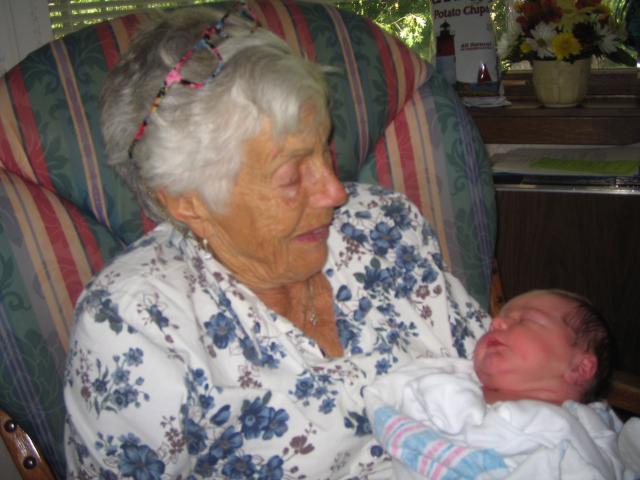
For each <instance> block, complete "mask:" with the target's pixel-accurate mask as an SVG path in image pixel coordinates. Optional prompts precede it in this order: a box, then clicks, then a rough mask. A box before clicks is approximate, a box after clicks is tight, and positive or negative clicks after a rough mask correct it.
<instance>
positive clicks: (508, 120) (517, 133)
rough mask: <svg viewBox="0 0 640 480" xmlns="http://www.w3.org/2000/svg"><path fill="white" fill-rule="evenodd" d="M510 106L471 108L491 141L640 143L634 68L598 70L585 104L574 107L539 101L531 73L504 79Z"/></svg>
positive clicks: (637, 84) (639, 90)
mask: <svg viewBox="0 0 640 480" xmlns="http://www.w3.org/2000/svg"><path fill="white" fill-rule="evenodd" d="M503 82H504V85H505V91H506V97H507V99H508V100H509V101H511V102H512V105H511V106H508V107H498V108H469V111H470V113H471V116H472V117H473V119H474V120H475V122H476V125H477V126H478V129H479V130H480V134H481V136H482V139H483V140H484V142H485V143H488V144H550V145H628V144H631V143H637V142H640V80H639V79H638V73H637V72H635V71H634V70H633V69H629V70H625V71H622V72H613V73H612V72H610V71H609V72H607V71H605V72H594V73H592V76H591V79H590V83H589V94H588V96H587V99H586V100H585V102H584V103H583V104H582V105H581V106H579V107H575V108H545V107H543V106H542V105H541V104H540V103H539V102H538V101H537V100H536V99H535V94H534V93H533V87H532V85H531V74H530V73H527V72H525V73H516V74H508V75H507V77H506V78H505V79H504V81H503Z"/></svg>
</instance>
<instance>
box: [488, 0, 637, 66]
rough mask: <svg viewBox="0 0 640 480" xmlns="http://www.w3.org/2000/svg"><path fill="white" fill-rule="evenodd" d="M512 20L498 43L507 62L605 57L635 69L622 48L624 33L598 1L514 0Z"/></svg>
mask: <svg viewBox="0 0 640 480" xmlns="http://www.w3.org/2000/svg"><path fill="white" fill-rule="evenodd" d="M514 8H515V12H516V15H517V16H516V18H515V21H513V22H511V24H510V25H509V27H508V28H507V32H506V33H504V34H503V35H502V36H501V38H500V40H499V41H498V55H499V56H500V58H502V59H503V60H505V61H507V62H508V63H515V62H520V61H523V60H529V61H533V60H559V61H564V62H570V63H573V62H574V61H576V60H578V59H583V58H591V57H592V56H596V57H606V58H608V59H610V60H612V61H613V62H615V63H622V64H625V65H630V66H635V64H636V61H635V58H634V57H633V56H631V54H629V53H628V52H627V51H626V50H625V48H624V47H623V42H624V39H625V34H624V31H623V30H620V29H618V28H617V25H616V23H615V21H614V19H613V17H612V16H611V12H610V9H609V7H608V6H607V5H604V4H603V3H602V2H601V0H517V1H516V3H515V5H514Z"/></svg>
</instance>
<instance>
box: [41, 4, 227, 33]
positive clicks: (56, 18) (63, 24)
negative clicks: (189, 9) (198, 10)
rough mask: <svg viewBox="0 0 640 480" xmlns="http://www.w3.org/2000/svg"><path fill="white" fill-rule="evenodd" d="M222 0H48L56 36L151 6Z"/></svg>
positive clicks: (175, 5)
mask: <svg viewBox="0 0 640 480" xmlns="http://www.w3.org/2000/svg"><path fill="white" fill-rule="evenodd" d="M219 1H221V0H49V17H50V18H51V28H52V30H53V35H54V37H55V38H59V37H61V36H63V35H66V34H67V33H70V32H73V31H74V30H78V29H80V28H82V27H84V26H87V25H91V24H94V23H98V22H102V21H104V20H109V19H112V18H114V17H118V16H120V15H126V14H128V13H134V12H137V11H140V10H144V9H149V8H171V7H180V6H186V5H196V4H202V3H215V2H219Z"/></svg>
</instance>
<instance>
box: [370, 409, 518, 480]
mask: <svg viewBox="0 0 640 480" xmlns="http://www.w3.org/2000/svg"><path fill="white" fill-rule="evenodd" d="M373 432H374V434H375V436H376V438H377V439H378V441H380V443H381V444H382V446H383V447H384V448H385V450H387V452H389V453H390V454H391V455H392V456H393V457H394V458H395V459H396V460H399V461H401V462H402V463H403V464H404V465H405V466H407V467H408V468H410V469H411V470H413V471H415V472H417V473H419V474H421V475H423V476H425V477H427V478H430V479H438V480H454V479H456V480H459V479H480V478H482V479H483V480H484V479H497V478H504V477H505V476H506V475H507V474H508V469H507V466H506V464H505V462H504V460H503V458H502V456H501V455H500V454H499V453H498V452H496V451H495V450H493V449H474V448H469V447H465V446H460V445H457V444H455V443H452V442H450V441H449V440H448V439H447V438H446V437H444V436H443V435H441V434H439V433H438V432H436V431H435V430H433V429H431V428H428V427H426V426H425V425H424V424H422V423H420V422H417V421H415V420H412V419H411V418H409V417H406V416H404V415H401V414H400V412H398V411H397V410H395V409H393V408H391V407H382V408H378V409H377V410H376V411H375V412H374V422H373Z"/></svg>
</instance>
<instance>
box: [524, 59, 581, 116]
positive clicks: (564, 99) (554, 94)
mask: <svg viewBox="0 0 640 480" xmlns="http://www.w3.org/2000/svg"><path fill="white" fill-rule="evenodd" d="M531 63H532V66H533V87H534V89H535V91H536V96H537V97H538V100H540V102H541V103H542V104H543V105H544V106H545V107H551V108H563V107H575V106H576V105H578V104H579V103H580V102H581V101H582V100H583V99H584V97H585V96H586V94H587V86H588V84H589V74H590V73H591V59H590V58H581V59H579V60H575V61H574V62H573V63H569V62H564V61H560V60H533V61H532V62H531Z"/></svg>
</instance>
